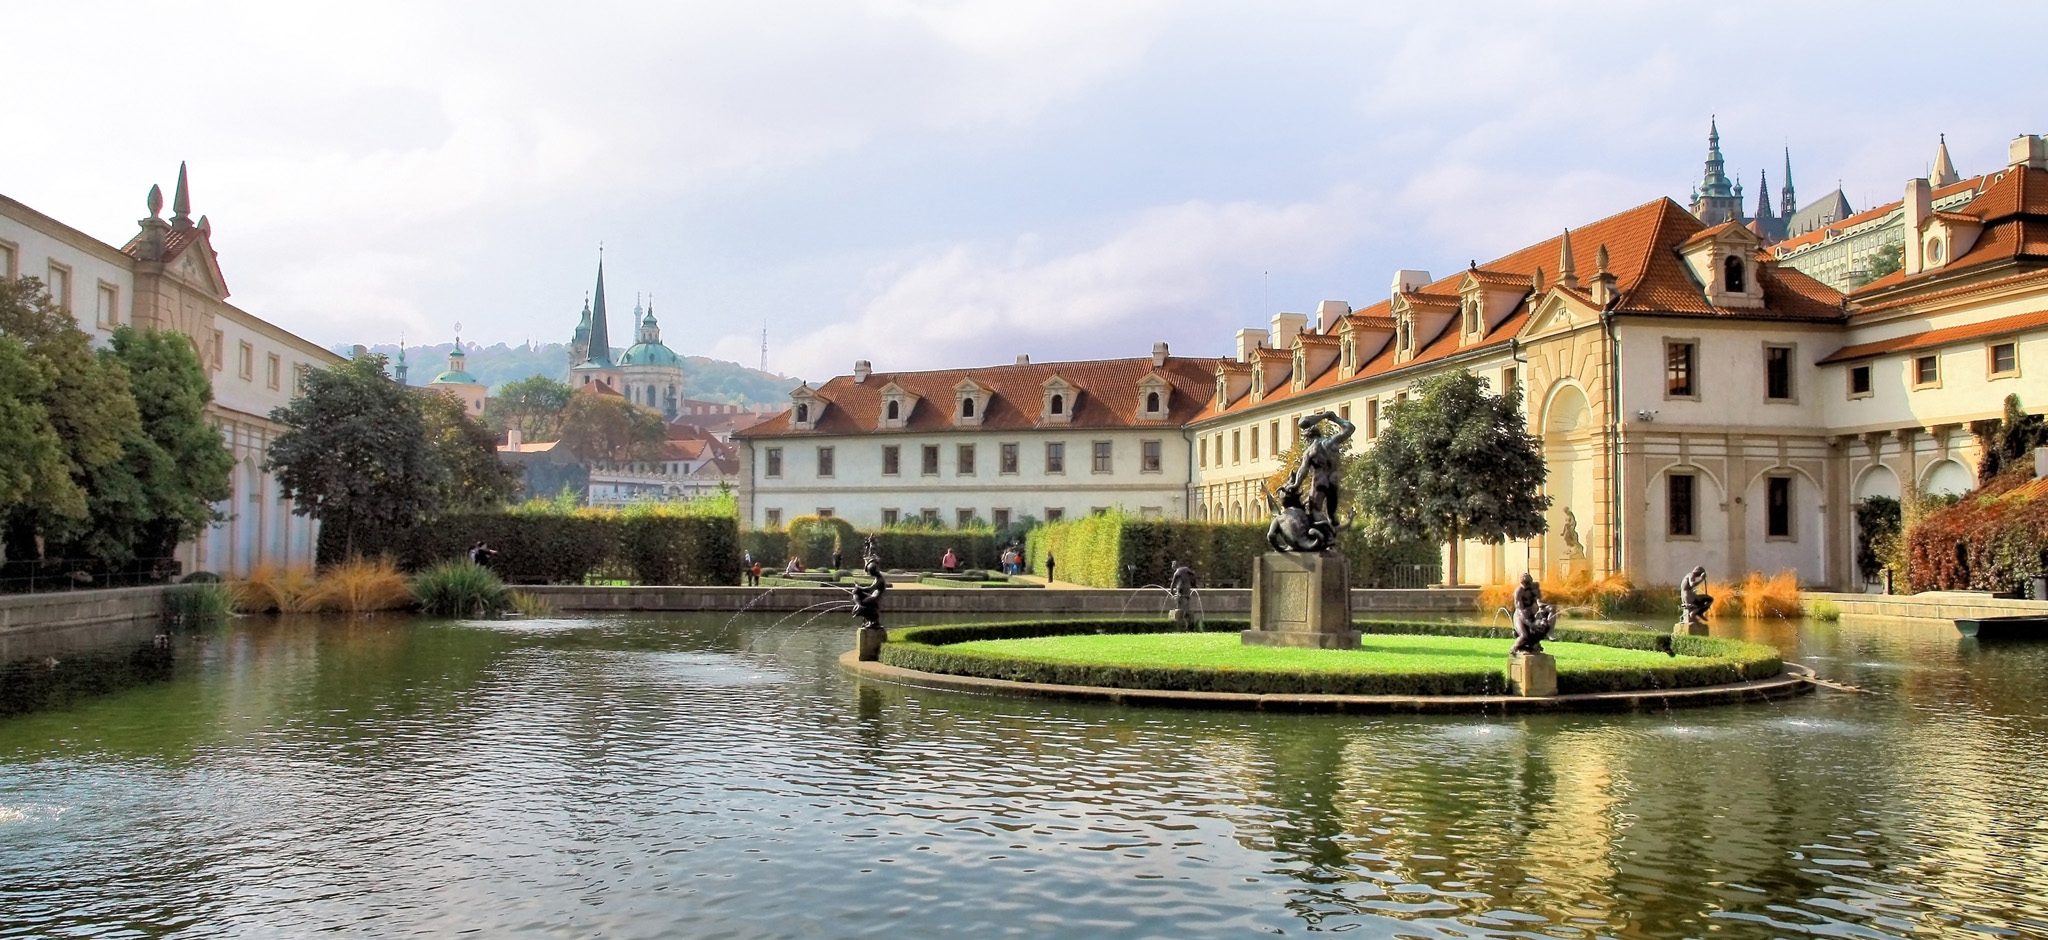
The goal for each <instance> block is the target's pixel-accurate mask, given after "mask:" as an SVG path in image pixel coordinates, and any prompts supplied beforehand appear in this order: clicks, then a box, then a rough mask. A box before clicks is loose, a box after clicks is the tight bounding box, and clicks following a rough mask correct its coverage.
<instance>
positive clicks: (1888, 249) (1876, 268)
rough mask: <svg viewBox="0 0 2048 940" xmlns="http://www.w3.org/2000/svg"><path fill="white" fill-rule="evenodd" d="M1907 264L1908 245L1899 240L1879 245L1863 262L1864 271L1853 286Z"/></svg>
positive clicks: (1868, 281)
mask: <svg viewBox="0 0 2048 940" xmlns="http://www.w3.org/2000/svg"><path fill="white" fill-rule="evenodd" d="M1905 266H1906V246H1905V245H1903V244H1900V243H1897V242H1894V243H1892V244H1889V245H1882V246H1879V247H1878V249H1877V250H1876V251H1873V252H1871V253H1870V254H1869V256H1868V257H1866V258H1865V259H1864V262H1863V273H1862V274H1859V275H1857V276H1856V278H1855V283H1854V284H1853V285H1851V286H1852V287H1862V286H1863V285H1865V284H1868V283H1870V282H1871V281H1875V280H1877V279H1878V278H1881V277H1884V276H1885V275H1887V274H1891V273H1892V272H1894V271H1897V270H1898V269H1900V268H1903V267H1905Z"/></svg>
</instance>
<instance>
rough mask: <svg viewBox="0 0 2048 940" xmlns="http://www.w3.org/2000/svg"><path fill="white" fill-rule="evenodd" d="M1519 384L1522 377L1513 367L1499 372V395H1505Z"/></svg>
mask: <svg viewBox="0 0 2048 940" xmlns="http://www.w3.org/2000/svg"><path fill="white" fill-rule="evenodd" d="M1521 383H1522V375H1521V373H1520V372H1519V371H1517V370H1516V368H1515V367H1514V366H1509V367H1507V368H1505V369H1502V370H1500V390H1501V394H1507V392H1508V390H1510V389H1512V388H1515V387H1516V386H1518V385H1520V384H1521Z"/></svg>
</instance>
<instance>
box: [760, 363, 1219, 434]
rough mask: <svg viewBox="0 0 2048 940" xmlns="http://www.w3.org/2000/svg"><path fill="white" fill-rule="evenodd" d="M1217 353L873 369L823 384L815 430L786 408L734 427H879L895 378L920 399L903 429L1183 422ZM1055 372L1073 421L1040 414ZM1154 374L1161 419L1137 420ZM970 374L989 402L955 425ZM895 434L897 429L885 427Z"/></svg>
mask: <svg viewBox="0 0 2048 940" xmlns="http://www.w3.org/2000/svg"><path fill="white" fill-rule="evenodd" d="M1217 362H1218V360H1216V359H1203V358H1189V357H1185V356H1171V357H1168V358H1167V360H1166V365H1165V367H1164V368H1154V367H1153V365H1152V357H1150V356H1146V357H1143V358H1138V359H1097V360H1091V361H1082V362H1033V363H1024V364H1020V365H1002V366H988V367H985V368H979V369H938V370H934V371H931V372H876V373H873V374H872V375H869V376H868V378H867V381H865V382H855V381H854V380H853V377H852V376H850V375H842V376H838V377H835V378H833V379H832V380H831V381H828V382H826V383H825V384H823V385H821V386H819V387H818V389H817V391H818V394H819V396H820V397H821V398H823V399H825V400H826V401H827V402H828V404H825V405H823V409H824V410H823V412H822V413H821V414H819V415H818V421H817V425H816V430H811V431H793V430H791V429H790V426H789V412H787V411H785V412H783V413H781V414H779V415H776V416H774V417H772V418H769V419H767V420H765V421H763V422H761V423H760V424H757V425H755V426H753V427H751V428H746V429H744V430H740V431H736V432H734V435H733V436H734V437H740V438H765V437H804V436H814V435H815V436H829V435H835V434H869V433H876V432H877V430H878V429H879V427H880V424H881V415H882V395H881V392H882V388H883V387H884V386H886V385H888V384H889V383H891V382H894V383H896V384H897V385H900V386H902V387H903V388H904V390H906V391H908V392H910V393H911V394H913V395H917V396H919V397H920V398H921V399H922V400H920V401H919V402H918V403H917V405H916V407H914V408H912V409H911V412H910V416H909V419H908V420H907V421H906V422H904V423H905V427H904V428H903V430H904V431H906V432H923V433H930V432H933V431H952V430H960V431H971V430H982V431H1013V430H1020V429H1031V428H1040V427H1049V428H1062V427H1072V428H1127V427H1146V426H1164V427H1179V426H1180V425H1182V424H1185V423H1187V422H1188V421H1190V420H1192V419H1193V418H1194V417H1195V415H1196V414H1197V413H1198V412H1200V411H1201V410H1202V408H1203V406H1205V405H1207V404H1208V403H1209V399H1210V398H1211V397H1212V396H1213V395H1214V394H1215V391H1216V364H1217ZM1055 374H1057V375H1058V376H1059V377H1061V378H1063V379H1065V380H1067V381H1068V382H1069V383H1072V384H1073V385H1074V386H1075V387H1076V388H1078V389H1079V390H1080V393H1079V394H1077V395H1076V396H1075V400H1074V401H1073V402H1071V403H1070V404H1069V407H1070V408H1071V409H1072V412H1071V419H1070V420H1069V421H1068V422H1066V423H1060V424H1051V423H1048V424H1041V423H1040V422H1039V419H1038V415H1039V410H1040V405H1041V402H1042V401H1043V399H1044V384H1045V381H1046V380H1047V379H1049V378H1051V377H1052V376H1054V375H1055ZM1153 374H1157V375H1159V376H1160V377H1161V378H1163V379H1165V380H1166V382H1167V383H1168V384H1169V385H1170V386H1171V392H1172V393H1171V394H1170V395H1168V396H1167V403H1166V406H1167V415H1166V419H1165V420H1164V421H1140V420H1138V416H1139V409H1141V408H1142V407H1143V406H1144V402H1143V400H1142V395H1141V393H1140V391H1139V389H1138V382H1139V380H1140V379H1143V378H1145V377H1146V376H1147V375H1153ZM970 378H971V379H973V380H974V381H975V382H976V383H977V384H979V385H981V386H982V387H984V388H986V389H988V390H989V400H988V404H987V405H986V406H985V408H984V410H983V412H982V418H981V424H980V425H978V426H966V427H955V426H954V424H953V387H954V386H955V385H958V384H960V382H961V380H963V379H970ZM881 433H893V432H887V431H884V432H881Z"/></svg>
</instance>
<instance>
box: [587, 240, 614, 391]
mask: <svg viewBox="0 0 2048 940" xmlns="http://www.w3.org/2000/svg"><path fill="white" fill-rule="evenodd" d="M588 355H589V357H590V358H589V359H587V360H585V361H587V362H591V363H595V364H597V365H600V366H603V367H604V368H607V369H609V368H611V367H612V338H611V332H610V331H609V330H607V329H606V328H605V317H604V249H602V248H599V249H598V250H597V293H596V295H595V296H594V297H593V299H592V300H591V302H590V352H589V354H588Z"/></svg>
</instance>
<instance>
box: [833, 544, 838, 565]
mask: <svg viewBox="0 0 2048 940" xmlns="http://www.w3.org/2000/svg"><path fill="white" fill-rule="evenodd" d="M832 570H833V571H838V570H839V549H838V548H837V547H836V546H835V547H834V548H833V549H832Z"/></svg>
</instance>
